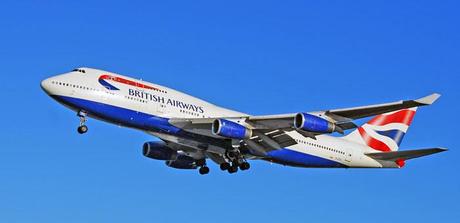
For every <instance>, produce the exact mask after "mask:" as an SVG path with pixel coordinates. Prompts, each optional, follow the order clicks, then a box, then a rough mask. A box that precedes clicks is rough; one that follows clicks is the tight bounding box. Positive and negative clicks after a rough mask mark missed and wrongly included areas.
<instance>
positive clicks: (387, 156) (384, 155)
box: [366, 148, 447, 161]
mask: <svg viewBox="0 0 460 223" xmlns="http://www.w3.org/2000/svg"><path fill="white" fill-rule="evenodd" d="M444 151H447V149H444V148H430V149H417V150H405V151H394V152H381V153H367V154H366V156H369V157H371V158H373V159H376V160H385V161H397V160H410V159H414V158H418V157H422V156H428V155H431V154H435V153H440V152H444Z"/></svg>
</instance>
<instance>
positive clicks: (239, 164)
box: [220, 150, 251, 174]
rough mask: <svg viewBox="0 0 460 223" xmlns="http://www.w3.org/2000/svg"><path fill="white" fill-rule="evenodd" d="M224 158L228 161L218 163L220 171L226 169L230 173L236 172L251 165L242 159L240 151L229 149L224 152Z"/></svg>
mask: <svg viewBox="0 0 460 223" xmlns="http://www.w3.org/2000/svg"><path fill="white" fill-rule="evenodd" d="M225 156H226V158H227V159H228V160H230V162H225V163H221V164H220V169H221V170H222V171H228V172H229V173H230V174H233V173H236V172H238V169H240V170H243V171H244V170H249V168H251V165H250V164H249V163H248V162H247V161H246V159H244V157H243V156H242V155H241V153H240V151H238V150H235V151H229V152H227V153H226V155H225Z"/></svg>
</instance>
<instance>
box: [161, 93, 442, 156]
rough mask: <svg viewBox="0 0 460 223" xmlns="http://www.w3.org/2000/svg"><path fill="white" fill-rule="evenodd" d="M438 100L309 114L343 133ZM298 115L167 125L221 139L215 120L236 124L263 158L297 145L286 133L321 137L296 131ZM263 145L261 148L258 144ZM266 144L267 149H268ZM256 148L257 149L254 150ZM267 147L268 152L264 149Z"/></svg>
mask: <svg viewBox="0 0 460 223" xmlns="http://www.w3.org/2000/svg"><path fill="white" fill-rule="evenodd" d="M439 97H440V95H439V94H432V95H429V96H426V97H423V98H420V99H416V100H407V101H397V102H391V103H385V104H376V105H368V106H362V107H353V108H344V109H333V110H325V111H317V112H310V113H308V114H310V115H313V116H316V117H318V118H321V119H324V120H327V121H328V122H330V123H333V125H334V126H336V127H335V128H334V129H335V130H334V131H335V132H339V133H343V131H344V130H347V129H353V128H356V127H357V126H356V125H355V124H354V123H353V120H355V119H360V118H365V117H370V116H375V115H379V114H384V113H387V112H392V111H397V110H400V109H406V108H412V107H419V106H425V105H430V104H432V103H434V102H435V101H436V100H437V99H438V98H439ZM298 114H299V113H292V114H281V115H265V116H249V115H248V116H239V117H216V118H190V119H187V118H172V119H170V120H169V122H170V123H171V124H172V125H174V126H176V127H178V128H181V129H184V130H186V131H189V132H193V133H196V134H201V135H206V136H211V137H215V138H224V137H220V136H216V135H214V134H212V124H213V122H214V121H215V120H216V119H226V120H230V121H235V122H238V123H240V124H242V125H243V126H245V127H247V128H249V129H251V130H252V132H253V134H252V136H251V137H250V138H249V139H245V140H242V141H243V143H244V144H245V145H247V146H249V147H251V148H253V150H257V151H260V153H261V155H264V154H265V153H266V152H267V150H272V149H279V148H282V147H283V146H284V147H286V146H290V145H294V144H296V141H295V140H294V139H292V138H291V137H290V136H289V135H288V134H287V133H288V132H290V131H297V132H298V133H299V134H301V135H303V136H305V137H310V138H315V136H317V135H320V134H329V133H330V132H328V133H318V132H311V131H305V130H302V129H297V128H295V127H294V119H295V118H296V116H297V115H298ZM261 144H262V145H261ZM267 145H268V147H267ZM255 147H257V148H256V149H254V148H255ZM267 148H268V149H267Z"/></svg>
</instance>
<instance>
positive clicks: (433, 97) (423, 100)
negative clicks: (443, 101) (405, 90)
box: [415, 93, 441, 105]
mask: <svg viewBox="0 0 460 223" xmlns="http://www.w3.org/2000/svg"><path fill="white" fill-rule="evenodd" d="M439 97H441V95H440V94H438V93H434V94H431V95H428V96H426V97H423V98H420V99H417V100H415V101H416V102H417V103H420V104H424V105H431V104H433V103H434V102H435V101H436V100H438V99H439Z"/></svg>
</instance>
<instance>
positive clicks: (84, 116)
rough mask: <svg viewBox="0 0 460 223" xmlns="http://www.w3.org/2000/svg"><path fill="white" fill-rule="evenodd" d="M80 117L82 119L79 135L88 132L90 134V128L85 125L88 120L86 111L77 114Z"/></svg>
mask: <svg viewBox="0 0 460 223" xmlns="http://www.w3.org/2000/svg"><path fill="white" fill-rule="evenodd" d="M77 116H78V117H80V125H79V126H78V129H77V131H78V133H80V134H85V133H86V132H88V126H86V125H85V123H86V121H87V119H86V116H87V114H86V112H84V111H79V112H78V114H77Z"/></svg>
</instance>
